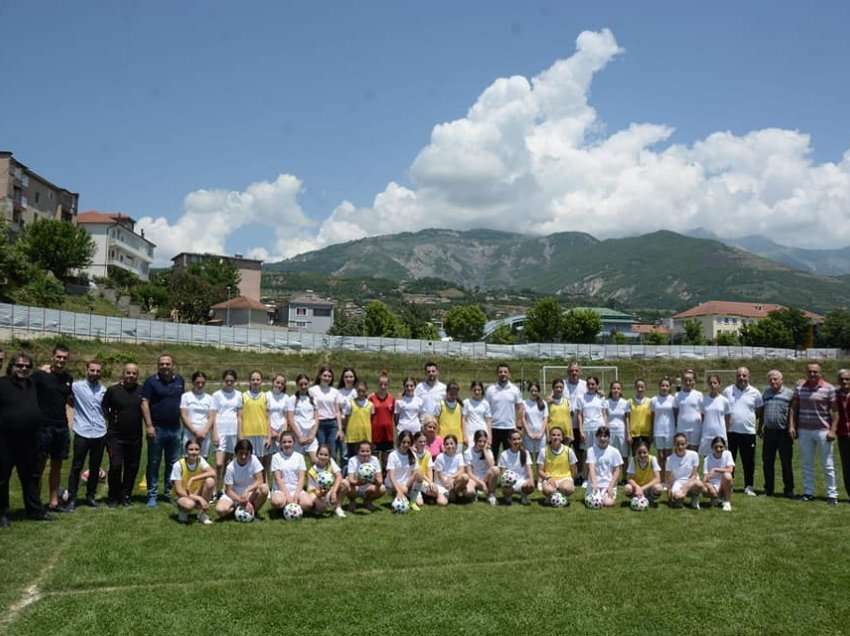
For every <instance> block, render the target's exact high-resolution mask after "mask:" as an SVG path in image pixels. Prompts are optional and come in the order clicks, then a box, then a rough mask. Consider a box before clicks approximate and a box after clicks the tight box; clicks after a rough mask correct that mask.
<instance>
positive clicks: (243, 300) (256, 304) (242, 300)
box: [212, 296, 269, 311]
mask: <svg viewBox="0 0 850 636" xmlns="http://www.w3.org/2000/svg"><path fill="white" fill-rule="evenodd" d="M228 307H230V309H259V310H260V311H269V308H268V307H267V306H266V305H264V304H263V303H261V302H260V301H259V300H254V299H253V298H248V297H247V296H237V297H236V298H231V299H230V300H225V301H224V302H221V303H218V304H216V305H213V306H212V309H227V308H228Z"/></svg>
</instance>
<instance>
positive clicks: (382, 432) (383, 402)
mask: <svg viewBox="0 0 850 636" xmlns="http://www.w3.org/2000/svg"><path fill="white" fill-rule="evenodd" d="M369 401H370V402H371V403H372V405H373V406H374V407H375V411H374V413H372V443H373V444H374V443H377V442H393V441H394V438H395V422H394V420H393V410H394V409H395V398H394V397H393V394H392V393H387V396H386V397H385V398H383V399H381V398H379V397H378V395H377V394H376V393H373V394H372V395H370V396H369Z"/></svg>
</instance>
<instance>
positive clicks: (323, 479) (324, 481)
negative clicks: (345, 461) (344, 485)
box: [316, 470, 336, 490]
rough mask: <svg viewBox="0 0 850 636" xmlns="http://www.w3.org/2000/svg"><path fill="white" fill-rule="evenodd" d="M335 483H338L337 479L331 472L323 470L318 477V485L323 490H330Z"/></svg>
mask: <svg viewBox="0 0 850 636" xmlns="http://www.w3.org/2000/svg"><path fill="white" fill-rule="evenodd" d="M334 482H336V478H335V477H334V476H333V474H332V473H331V471H329V470H323V471H322V472H320V473H319V474H318V475H317V476H316V483H317V484H318V485H319V488H321V489H322V490H330V489H331V488H332V487H333V485H334Z"/></svg>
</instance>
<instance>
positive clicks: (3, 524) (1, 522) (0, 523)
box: [0, 515, 12, 528]
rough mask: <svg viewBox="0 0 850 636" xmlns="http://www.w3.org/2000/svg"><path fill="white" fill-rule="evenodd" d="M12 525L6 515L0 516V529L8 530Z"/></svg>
mask: <svg viewBox="0 0 850 636" xmlns="http://www.w3.org/2000/svg"><path fill="white" fill-rule="evenodd" d="M11 525H12V522H11V521H9V517H7V516H6V515H0V528H9V527H10V526H11Z"/></svg>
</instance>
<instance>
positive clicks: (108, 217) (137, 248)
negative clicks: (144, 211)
mask: <svg viewBox="0 0 850 636" xmlns="http://www.w3.org/2000/svg"><path fill="white" fill-rule="evenodd" d="M77 223H79V225H80V226H81V227H84V228H85V229H86V231H87V232H88V233H89V235H90V236H91V237H92V238H93V239H94V243H95V246H96V248H97V249H96V250H95V254H94V259H93V260H92V264H91V265H90V266H89V267H88V268H86V270H85V271H86V273H87V274H89V275H90V276H99V277H101V278H105V277H106V276H107V274H108V270H109V267H110V266H114V267H120V268H121V269H125V270H127V271H128V272H132V273H133V274H135V275H136V276H138V277H139V278H140V279H142V280H148V277H149V276H150V266H151V263H153V250H154V248H155V247H156V245H154V244H153V243H151V242H150V241H149V240H148V239H146V238H145V232H144V230H142V231H141V232H139V233H136V230H135V226H136V222H135V221H134V220H133V219H131V218H130V217H129V216H127V215H126V214H121V213H116V212H96V211H94V210H90V211H88V212H83V213H81V214H79V215H78V216H77Z"/></svg>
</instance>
